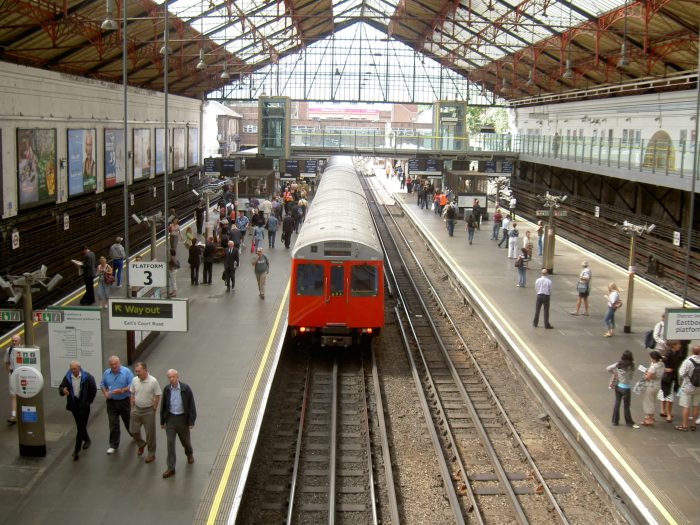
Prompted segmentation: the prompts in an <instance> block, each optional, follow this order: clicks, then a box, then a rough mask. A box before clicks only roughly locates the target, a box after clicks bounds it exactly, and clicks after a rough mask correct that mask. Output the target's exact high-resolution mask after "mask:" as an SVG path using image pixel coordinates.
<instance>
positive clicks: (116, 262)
mask: <svg viewBox="0 0 700 525" xmlns="http://www.w3.org/2000/svg"><path fill="white" fill-rule="evenodd" d="M123 240H124V239H122V238H121V237H117V238H116V239H115V241H116V242H115V243H114V244H113V245H112V246H110V247H109V258H110V259H112V270H113V271H114V278H115V281H116V283H117V288H121V287H122V269H123V268H124V259H126V252H125V251H124V247H123V246H122V244H121V242H122V241H123Z"/></svg>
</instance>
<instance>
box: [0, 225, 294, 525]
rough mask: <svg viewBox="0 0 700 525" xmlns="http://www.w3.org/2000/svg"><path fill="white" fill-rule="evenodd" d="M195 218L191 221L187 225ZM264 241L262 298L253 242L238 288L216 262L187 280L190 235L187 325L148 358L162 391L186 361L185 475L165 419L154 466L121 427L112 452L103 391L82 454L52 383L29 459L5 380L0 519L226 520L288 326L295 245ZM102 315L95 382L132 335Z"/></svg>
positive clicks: (44, 340)
mask: <svg viewBox="0 0 700 525" xmlns="http://www.w3.org/2000/svg"><path fill="white" fill-rule="evenodd" d="M186 226H187V225H186V224H185V225H183V226H182V228H183V232H184V229H185V227H186ZM278 237H279V236H278ZM163 245H164V242H163V241H162V240H161V241H160V243H159V248H158V250H159V251H158V253H159V255H161V254H162V253H163V252H164V246H163ZM263 246H264V248H265V253H266V254H268V256H269V258H270V265H271V268H270V273H269V275H268V279H267V285H266V293H265V299H264V300H261V299H260V298H259V297H258V290H257V283H256V280H255V276H254V272H253V268H252V266H251V264H250V260H251V259H250V258H251V254H250V252H249V251H248V250H247V249H246V250H243V253H242V255H241V265H240V268H239V269H238V271H237V272H236V286H235V290H234V291H232V292H230V293H227V292H226V287H225V285H224V282H223V280H222V279H221V275H222V271H223V268H222V264H221V263H215V264H214V272H213V279H212V284H211V285H202V284H200V285H199V286H192V285H190V270H189V266H188V265H187V252H186V250H185V248H184V246H183V244H182V242H180V243H178V258H179V260H180V262H181V264H182V268H181V269H180V270H179V271H178V275H177V284H178V292H177V296H178V299H181V298H187V299H188V300H189V332H187V333H161V334H160V335H159V336H158V337H157V339H156V340H155V341H154V342H153V343H152V344H151V346H150V348H149V349H148V350H147V351H146V353H145V354H144V355H142V356H141V357H140V359H141V360H143V361H145V362H146V363H147V364H148V368H149V373H150V374H151V375H153V376H154V377H156V378H157V379H158V382H159V383H160V386H161V388H162V387H164V386H165V385H166V384H167V378H166V376H165V373H166V371H167V370H168V369H170V368H175V369H177V370H178V371H179V373H180V378H181V380H182V381H183V382H185V383H187V384H189V385H190V387H191V388H192V390H193V394H194V398H195V404H196V406H197V421H196V425H195V427H194V429H193V430H192V445H193V448H194V457H195V463H194V464H192V465H188V464H187V461H186V458H185V456H184V451H183V449H182V446H181V445H180V444H179V443H178V444H177V469H176V475H175V476H173V477H171V478H169V479H162V476H161V475H162V473H163V471H164V470H165V469H166V462H165V460H166V454H167V442H166V437H165V431H164V430H161V429H160V428H159V427H158V429H157V450H156V461H155V462H153V463H151V464H145V463H144V460H143V457H141V458H139V457H138V456H137V453H136V450H137V447H136V446H135V444H134V443H133V441H132V440H131V439H130V438H129V436H128V434H126V432H124V427H123V425H122V427H121V428H122V436H121V445H122V446H121V447H120V448H119V449H118V451H117V453H115V454H113V455H107V454H106V450H107V448H108V447H109V442H108V435H109V429H108V421H107V412H106V404H105V399H104V397H103V396H102V395H101V394H100V393H99V392H98V395H97V398H96V399H95V402H94V403H93V405H92V411H91V417H90V423H89V425H88V432H89V434H90V437H91V440H92V446H91V447H90V448H89V449H88V450H85V451H83V452H81V454H80V459H79V460H78V461H73V458H72V457H71V453H72V451H73V444H74V440H75V432H76V430H75V424H74V421H73V418H72V416H71V414H70V413H69V412H67V411H66V410H65V399H64V398H62V397H60V396H59V395H58V391H57V389H55V388H50V387H45V389H44V412H45V422H46V425H45V426H46V441H47V456H46V457H45V458H23V457H21V456H19V446H18V436H17V426H6V425H5V423H4V420H5V419H6V417H7V413H8V411H9V400H8V384H7V380H6V378H3V380H2V381H1V382H0V400H1V403H2V405H0V406H1V407H2V411H1V412H0V415H1V416H2V422H3V423H2V424H1V425H0V523H2V524H5V523H7V524H10V523H12V524H27V525H30V524H31V525H36V524H44V523H47V524H48V523H50V524H52V525H59V524H64V523H65V524H69V523H75V522H76V520H77V521H78V522H80V523H129V522H135V521H139V522H142V521H143V522H147V523H150V524H154V525H155V524H169V525H175V524H182V525H185V524H192V523H208V524H214V523H227V522H228V519H229V514H230V512H231V510H232V509H235V508H236V502H237V501H238V500H239V499H240V496H241V494H242V490H243V486H242V484H240V483H239V481H240V480H241V479H244V478H245V473H246V472H247V468H248V465H249V462H250V459H252V454H253V447H254V443H255V441H256V437H257V436H256V434H257V428H259V427H258V425H259V423H260V420H261V419H262V415H261V414H260V413H259V410H258V409H259V407H260V406H261V403H262V402H263V400H264V399H265V398H266V397H267V393H268V389H269V385H270V383H271V379H272V376H273V374H274V369H275V368H276V363H277V359H278V357H279V354H280V352H281V345H282V342H283V340H284V333H285V329H286V308H287V304H288V303H287V293H288V282H289V261H290V255H289V253H290V252H289V250H285V248H284V245H283V243H280V242H279V238H278V242H277V243H276V248H275V249H274V250H268V249H267V239H266V240H265V241H264V245H263ZM76 251H78V250H76ZM96 255H97V256H98V257H99V255H100V254H96ZM161 256H162V255H161ZM200 282H201V269H200ZM82 293H83V291H82V289H81V290H77V291H76V292H75V293H73V294H72V295H71V296H69V297H67V298H66V299H65V301H63V302H61V303H60V306H73V305H77V304H78V300H79V299H80V297H82ZM117 296H121V297H124V296H125V291H124V288H121V289H116V288H113V290H112V297H117ZM103 312H105V313H103V319H102V324H103V332H102V333H103V362H104V367H103V368H102V370H88V371H89V372H90V373H92V374H93V375H94V376H95V379H96V381H97V382H98V384H99V381H100V379H101V376H102V372H103V370H104V369H105V368H107V358H108V357H109V356H111V355H117V356H119V357H120V358H121V360H122V364H123V365H124V364H126V336H125V332H119V331H110V330H109V329H108V319H107V314H106V311H103ZM35 331H36V334H35V338H36V344H37V345H39V346H40V347H41V348H42V372H43V375H44V377H45V378H48V377H49V376H50V374H49V368H48V367H49V358H48V354H47V352H46V348H47V345H48V336H47V331H46V328H45V325H44V326H42V325H36V327H35ZM11 335H12V334H4V335H3V336H2V337H0V349H2V350H0V351H5V349H6V347H7V345H8V343H9V339H10V336H11Z"/></svg>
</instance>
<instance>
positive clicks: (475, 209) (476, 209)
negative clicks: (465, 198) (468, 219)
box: [472, 199, 482, 230]
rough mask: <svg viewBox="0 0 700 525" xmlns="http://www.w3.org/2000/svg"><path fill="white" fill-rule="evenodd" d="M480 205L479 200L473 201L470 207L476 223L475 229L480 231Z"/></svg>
mask: <svg viewBox="0 0 700 525" xmlns="http://www.w3.org/2000/svg"><path fill="white" fill-rule="evenodd" d="M481 213H482V212H481V204H479V199H474V206H473V207H472V215H473V216H474V220H475V221H476V229H477V230H480V229H481Z"/></svg>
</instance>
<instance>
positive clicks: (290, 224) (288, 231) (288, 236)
mask: <svg viewBox="0 0 700 525" xmlns="http://www.w3.org/2000/svg"><path fill="white" fill-rule="evenodd" d="M293 231H294V219H292V217H291V215H285V216H284V220H283V221H282V240H283V241H284V247H285V248H287V249H289V243H291V242H292V232H293Z"/></svg>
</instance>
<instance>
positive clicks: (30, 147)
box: [17, 128, 56, 210]
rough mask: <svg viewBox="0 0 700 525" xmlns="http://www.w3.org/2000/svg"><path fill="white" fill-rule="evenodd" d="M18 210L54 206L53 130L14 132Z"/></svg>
mask: <svg viewBox="0 0 700 525" xmlns="http://www.w3.org/2000/svg"><path fill="white" fill-rule="evenodd" d="M17 187H18V188H19V209H20V210H21V209H27V208H31V207H33V206H40V205H42V204H48V203H50V202H56V129H55V128H53V129H17Z"/></svg>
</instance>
